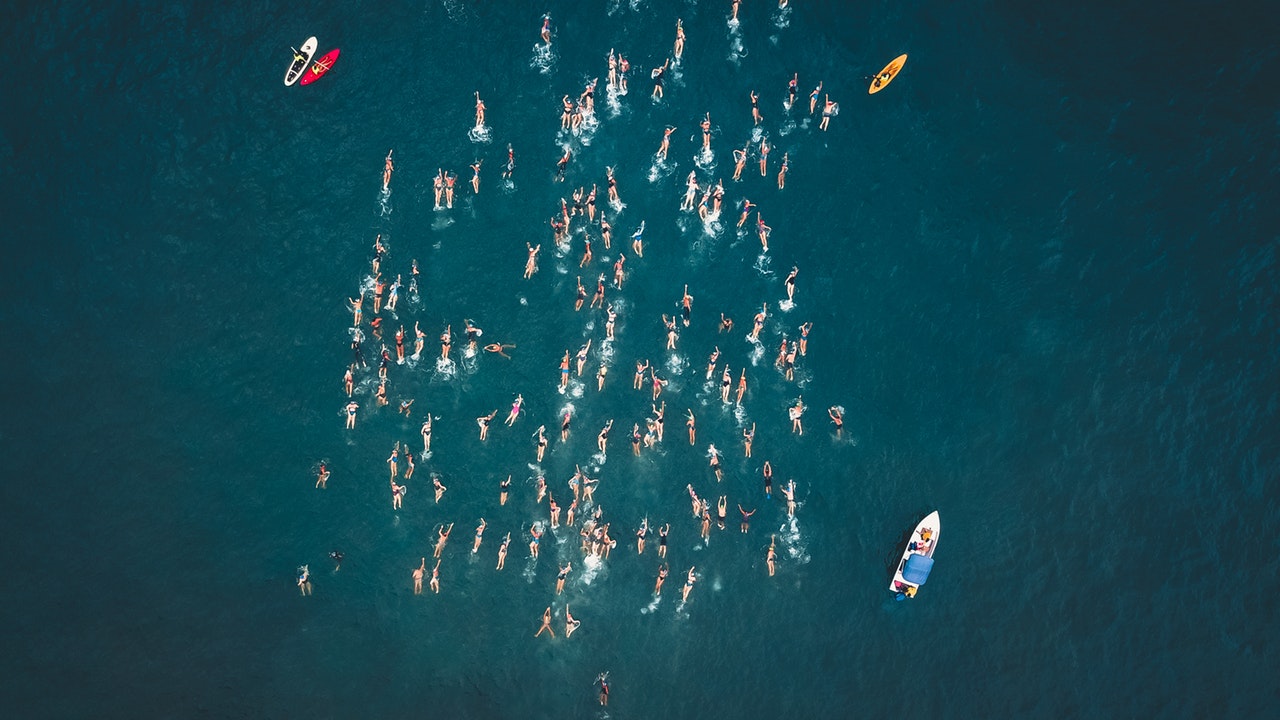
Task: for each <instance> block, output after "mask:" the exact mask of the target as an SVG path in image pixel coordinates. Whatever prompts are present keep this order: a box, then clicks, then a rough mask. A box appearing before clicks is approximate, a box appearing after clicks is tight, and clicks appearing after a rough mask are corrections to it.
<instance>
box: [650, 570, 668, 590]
mask: <svg viewBox="0 0 1280 720" xmlns="http://www.w3.org/2000/svg"><path fill="white" fill-rule="evenodd" d="M666 579H667V564H666V563H662V565H661V566H659V567H658V579H657V580H656V581H655V582H654V583H653V594H654V595H661V594H662V583H663V582H665V581H666Z"/></svg>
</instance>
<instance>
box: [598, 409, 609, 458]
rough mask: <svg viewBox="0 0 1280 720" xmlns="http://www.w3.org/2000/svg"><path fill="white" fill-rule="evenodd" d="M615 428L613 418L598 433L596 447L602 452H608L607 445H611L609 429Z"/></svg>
mask: <svg viewBox="0 0 1280 720" xmlns="http://www.w3.org/2000/svg"><path fill="white" fill-rule="evenodd" d="M612 429H613V418H609V421H608V422H606V423H605V424H604V427H603V428H601V429H600V433H599V434H598V435H596V447H597V448H599V449H600V452H601V454H604V453H606V452H607V451H606V449H605V448H606V447H608V445H609V431H610V430H612Z"/></svg>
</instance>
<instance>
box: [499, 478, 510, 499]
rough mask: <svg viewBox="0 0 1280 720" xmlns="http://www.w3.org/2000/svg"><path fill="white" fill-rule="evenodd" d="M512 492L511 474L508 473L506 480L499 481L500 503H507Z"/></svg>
mask: <svg viewBox="0 0 1280 720" xmlns="http://www.w3.org/2000/svg"><path fill="white" fill-rule="evenodd" d="M510 492H511V476H510V475H508V476H507V479H506V480H503V481H502V482H500V483H498V504H499V505H506V504H507V495H508V494H509V493H510Z"/></svg>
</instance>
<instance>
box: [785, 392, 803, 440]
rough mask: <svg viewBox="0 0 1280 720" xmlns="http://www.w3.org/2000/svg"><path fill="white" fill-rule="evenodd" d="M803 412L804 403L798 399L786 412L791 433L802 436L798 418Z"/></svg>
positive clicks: (801, 427)
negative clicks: (789, 421)
mask: <svg viewBox="0 0 1280 720" xmlns="http://www.w3.org/2000/svg"><path fill="white" fill-rule="evenodd" d="M804 410H805V407H804V402H803V401H802V400H800V399H798V398H797V399H796V404H795V405H792V406H791V407H790V408H788V410H787V415H788V416H789V417H790V418H791V432H793V433H796V434H798V435H803V434H804V427H803V426H801V424H800V416H802V415H804Z"/></svg>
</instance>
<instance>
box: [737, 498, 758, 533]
mask: <svg viewBox="0 0 1280 720" xmlns="http://www.w3.org/2000/svg"><path fill="white" fill-rule="evenodd" d="M738 512H739V513H741V514H742V525H741V526H740V527H741V530H742V532H743V533H744V534H745V533H746V532H747V530H748V529H750V527H751V516H752V515H755V514H756V511H755V510H754V509H753V510H751V511H749V512H748V511H746V510H743V509H742V503H738Z"/></svg>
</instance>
